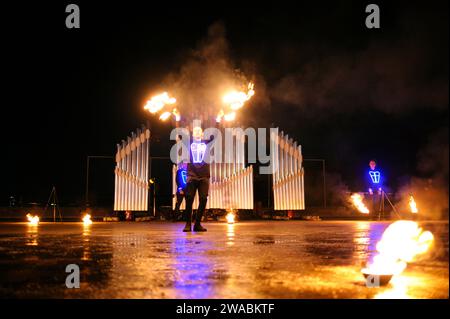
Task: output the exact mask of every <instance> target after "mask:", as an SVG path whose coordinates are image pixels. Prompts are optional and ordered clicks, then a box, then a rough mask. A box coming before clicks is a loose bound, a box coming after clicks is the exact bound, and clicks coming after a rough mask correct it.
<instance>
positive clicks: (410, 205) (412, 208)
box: [408, 195, 419, 214]
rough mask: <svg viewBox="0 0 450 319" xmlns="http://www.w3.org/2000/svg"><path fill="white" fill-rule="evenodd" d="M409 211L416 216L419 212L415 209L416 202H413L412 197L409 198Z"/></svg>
mask: <svg viewBox="0 0 450 319" xmlns="http://www.w3.org/2000/svg"><path fill="white" fill-rule="evenodd" d="M408 203H409V209H410V210H411V213H413V214H417V213H418V212H419V209H418V208H417V204H416V201H415V200H414V197H413V195H410V196H409V202H408Z"/></svg>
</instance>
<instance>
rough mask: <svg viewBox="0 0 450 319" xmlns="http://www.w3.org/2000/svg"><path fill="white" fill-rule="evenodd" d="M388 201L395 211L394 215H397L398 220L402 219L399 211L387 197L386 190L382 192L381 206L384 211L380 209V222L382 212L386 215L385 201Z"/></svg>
mask: <svg viewBox="0 0 450 319" xmlns="http://www.w3.org/2000/svg"><path fill="white" fill-rule="evenodd" d="M385 198H386V199H387V201H388V202H389V204H390V205H391V207H392V210H393V211H394V213H395V214H396V215H397V217H398V218H401V217H400V214H399V213H398V212H397V209H396V208H395V206H394V204H393V203H392V202H391V200H390V199H389V197H388V196H387V193H386V192H385V191H384V190H381V203H380V205H382V208H383V210H381V209H380V212H378V220H380V215H381V212H383V213H384V199H385Z"/></svg>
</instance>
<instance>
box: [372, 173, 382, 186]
mask: <svg viewBox="0 0 450 319" xmlns="http://www.w3.org/2000/svg"><path fill="white" fill-rule="evenodd" d="M369 176H370V178H371V179H372V183H374V184H378V183H379V182H380V177H381V174H380V172H379V171H369Z"/></svg>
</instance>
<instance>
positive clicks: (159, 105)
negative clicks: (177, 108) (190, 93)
mask: <svg viewBox="0 0 450 319" xmlns="http://www.w3.org/2000/svg"><path fill="white" fill-rule="evenodd" d="M176 102H177V100H176V99H175V98H174V97H170V96H169V94H168V93H167V92H163V93H161V94H158V95H155V96H153V97H152V98H151V99H150V100H148V101H147V103H146V104H145V106H144V109H145V110H148V111H149V112H150V113H152V114H155V113H158V112H159V111H161V110H162V109H163V108H164V106H166V105H170V104H175V103H176Z"/></svg>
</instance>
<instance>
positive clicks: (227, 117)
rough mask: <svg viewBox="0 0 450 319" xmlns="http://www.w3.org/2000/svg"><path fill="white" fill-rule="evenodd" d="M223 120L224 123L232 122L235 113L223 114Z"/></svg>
mask: <svg viewBox="0 0 450 319" xmlns="http://www.w3.org/2000/svg"><path fill="white" fill-rule="evenodd" d="M223 118H224V119H225V121H227V122H231V121H234V120H235V118H236V112H231V113H228V114H225V115H224V116H223Z"/></svg>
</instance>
